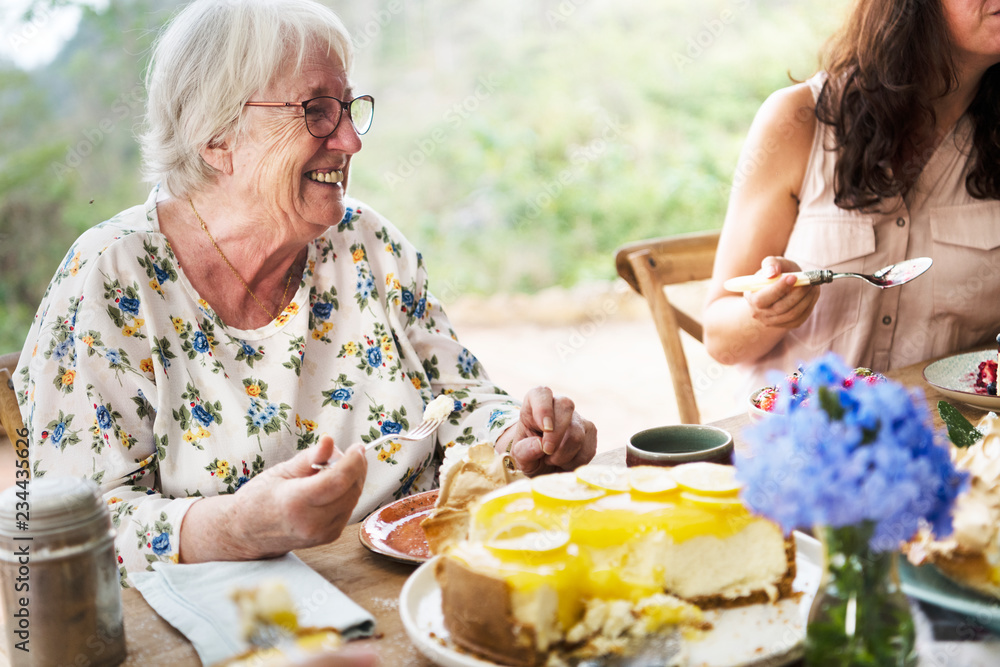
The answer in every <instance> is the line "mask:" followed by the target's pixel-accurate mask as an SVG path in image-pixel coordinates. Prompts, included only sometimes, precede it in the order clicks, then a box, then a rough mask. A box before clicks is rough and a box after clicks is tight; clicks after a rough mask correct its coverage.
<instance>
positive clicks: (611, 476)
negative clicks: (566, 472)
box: [576, 463, 629, 491]
mask: <svg viewBox="0 0 1000 667" xmlns="http://www.w3.org/2000/svg"><path fill="white" fill-rule="evenodd" d="M576 478H577V479H579V480H580V481H581V482H584V483H585V484H590V485H591V486H593V487H596V488H598V489H604V490H605V491H628V490H629V475H628V468H624V467H620V466H608V465H598V464H596V463H591V464H588V465H585V466H580V467H579V468H577V469H576Z"/></svg>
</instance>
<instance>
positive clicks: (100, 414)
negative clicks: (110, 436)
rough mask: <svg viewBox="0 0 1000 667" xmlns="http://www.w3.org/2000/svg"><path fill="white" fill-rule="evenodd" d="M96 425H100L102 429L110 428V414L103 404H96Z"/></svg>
mask: <svg viewBox="0 0 1000 667" xmlns="http://www.w3.org/2000/svg"><path fill="white" fill-rule="evenodd" d="M97 425H98V426H100V427H101V430H103V431H106V430H108V429H109V428H111V414H110V413H108V409H107V408H106V407H104V406H103V405H98V406H97Z"/></svg>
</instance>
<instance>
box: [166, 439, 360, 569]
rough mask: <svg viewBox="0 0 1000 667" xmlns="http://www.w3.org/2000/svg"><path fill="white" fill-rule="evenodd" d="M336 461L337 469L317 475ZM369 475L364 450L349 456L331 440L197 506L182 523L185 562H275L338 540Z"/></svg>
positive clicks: (353, 450) (351, 451) (356, 449)
mask: <svg viewBox="0 0 1000 667" xmlns="http://www.w3.org/2000/svg"><path fill="white" fill-rule="evenodd" d="M328 460H329V461H335V462H336V463H335V465H333V466H331V467H329V468H327V469H326V470H315V469H313V467H312V464H313V463H323V462H325V461H328ZM367 472H368V462H367V460H366V459H365V450H364V447H363V446H362V445H360V444H359V445H354V446H353V447H351V448H350V449H348V450H347V451H346V452H344V453H343V454H342V453H340V451H339V450H337V448H336V447H334V446H333V438H331V437H330V436H328V435H324V436H322V437H320V439H319V444H318V445H316V446H315V447H313V448H312V449H307V450H305V451H303V452H299V454H298V455H296V456H295V457H294V458H292V459H289V460H288V461H285V462H283V463H279V464H278V465H276V466H274V467H271V468H268V469H267V470H265V471H264V472H262V473H261V474H259V475H257V476H256V477H254V478H253V479H252V480H250V481H249V482H247V483H246V484H245V485H244V486H243V487H241V488H240V490H239V491H238V492H236V493H234V494H232V495H228V496H215V497H212V498H205V499H204V500H201V501H199V502H196V503H194V504H193V505H192V506H191V508H190V509H189V510H188V512H187V514H186V515H185V517H184V521H183V523H182V525H181V540H180V544H181V561H182V562H185V563H197V562H203V561H208V560H253V559H258V558H270V557H272V556H280V555H282V554H285V553H288V552H289V551H292V550H293V549H299V548H303V547H311V546H316V545H318V544H326V543H328V542H332V541H333V540H335V539H337V537H339V536H340V533H341V531H343V530H344V527H345V526H346V525H347V523H348V521H349V520H350V517H351V513H352V512H353V511H354V506H355V505H357V503H358V499H359V498H360V497H361V489H362V488H363V487H364V483H365V475H366V474H367Z"/></svg>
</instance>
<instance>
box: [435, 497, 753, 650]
mask: <svg viewBox="0 0 1000 667" xmlns="http://www.w3.org/2000/svg"><path fill="white" fill-rule="evenodd" d="M572 481H573V482H575V480H572ZM525 482H527V480H525ZM566 482H570V480H569V478H567V479H566ZM560 483H562V480H560ZM557 488H559V489H562V488H565V487H562V486H560V487H557ZM556 495H558V494H544V493H543V494H539V493H537V490H536V491H533V488H532V486H531V485H530V484H523V483H521V482H518V483H515V484H512V485H510V486H509V487H504V488H503V489H498V490H497V491H495V492H493V493H491V494H488V495H487V496H485V497H484V498H483V499H481V500H480V501H479V502H478V503H477V504H476V505H475V506H474V507H473V508H472V521H471V525H470V530H469V539H468V540H466V541H464V542H460V543H458V544H456V545H454V546H452V547H451V548H450V549H449V551H448V555H449V556H451V557H454V558H457V559H458V560H460V561H463V562H465V563H466V565H468V566H469V567H471V568H474V569H475V570H477V571H480V572H484V573H489V574H490V575H492V576H496V577H499V578H502V579H503V580H504V581H506V582H507V584H508V585H509V586H510V587H511V588H512V589H513V591H514V592H516V593H534V594H541V593H549V592H551V593H552V594H554V595H555V596H556V599H557V600H558V619H559V622H560V624H562V626H563V629H564V630H565V629H566V628H568V627H570V626H571V625H572V624H573V623H574V622H576V620H578V619H579V617H580V613H581V609H582V604H583V602H582V601H583V600H585V599H587V598H601V599H630V600H633V601H637V600H640V599H642V598H645V597H648V596H649V595H652V594H654V593H658V592H662V591H663V590H664V576H663V568H662V565H659V564H658V563H659V558H658V555H659V554H660V553H662V552H663V550H664V548H666V547H669V546H670V545H676V544H680V543H682V542H684V541H686V540H689V539H691V538H695V537H703V536H710V537H718V538H720V539H725V538H728V537H730V536H732V535H735V534H737V533H739V532H740V531H742V530H743V529H744V528H746V527H747V526H748V525H750V524H751V523H753V522H755V521H763V519H760V518H757V517H754V516H753V515H751V514H750V512H749V511H748V510H747V509H746V508H745V507H744V506H743V505H742V503H740V502H739V501H738V499H737V498H736V495H735V493H734V494H732V500H733V501H734V502H729V503H727V502H722V503H718V504H715V503H706V502H704V501H702V502H698V500H699V499H698V498H694V499H692V498H691V496H690V495H689V494H687V493H676V492H673V493H663V494H657V495H650V494H646V493H642V492H639V491H635V490H631V491H626V492H615V491H610V490H607V491H605V493H602V494H600V495H599V496H598V497H596V498H593V499H589V500H581V499H579V497H577V496H576V494H575V493H572V492H570V493H567V494H566V496H567V498H566V500H565V501H562V502H560V501H559V499H558V498H557V497H554V496H556ZM543 589H547V590H543Z"/></svg>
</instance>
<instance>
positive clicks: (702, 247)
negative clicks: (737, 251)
mask: <svg viewBox="0 0 1000 667" xmlns="http://www.w3.org/2000/svg"><path fill="white" fill-rule="evenodd" d="M718 246H719V232H718V231H711V232H695V233H692V234H681V235H677V236H668V237H663V238H657V239H650V240H646V241H635V242H632V243H627V244H625V245H623V246H622V247H620V248H619V249H618V250H617V251H616V253H615V267H616V268H617V269H618V275H620V276H621V277H622V278H624V279H625V281H626V282H627V283H628V284H629V285H631V286H632V289H634V290H635V291H636V292H638V293H639V294H641V295H642V296H643V297H644V298H645V299H646V304H647V305H648V306H649V311H650V313H651V314H652V316H653V322H654V323H655V324H656V331H657V333H658V334H659V337H660V344H661V345H662V346H663V353H664V355H666V357H667V366H668V368H669V369H670V379H671V380H672V381H673V385H674V395H675V396H676V398H677V408H678V411H679V412H680V418H681V422H682V423H685V424H699V423H701V417H700V415H699V413H698V404H697V402H696V401H695V396H694V387H693V385H692V383H691V372H690V371H689V370H688V363H687V357H686V356H685V354H684V348H683V347H682V346H681V337H680V331H681V330H682V329H683V330H684V331H686V332H687V333H688V334H690V335H691V336H692V337H693V338H694V339H695V340H697V341H698V342H702V340H703V334H702V326H701V322H699V321H698V320H697V319H695V318H694V317H692V316H691V315H690V314H688V313H685V312H684V311H682V310H680V309H678V308H676V307H675V306H674V305H673V304H672V303H671V302H670V300H669V299H668V298H667V294H666V292H665V291H664V289H663V288H664V287H665V286H666V285H675V284H678V283H686V282H691V281H695V280H707V279H709V278H711V277H712V265H713V263H714V262H715V251H716V248H718Z"/></svg>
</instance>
